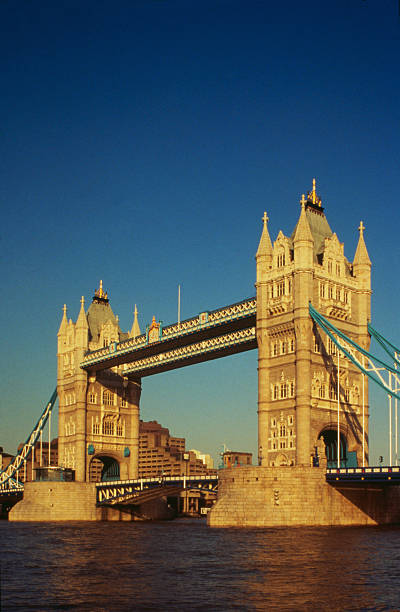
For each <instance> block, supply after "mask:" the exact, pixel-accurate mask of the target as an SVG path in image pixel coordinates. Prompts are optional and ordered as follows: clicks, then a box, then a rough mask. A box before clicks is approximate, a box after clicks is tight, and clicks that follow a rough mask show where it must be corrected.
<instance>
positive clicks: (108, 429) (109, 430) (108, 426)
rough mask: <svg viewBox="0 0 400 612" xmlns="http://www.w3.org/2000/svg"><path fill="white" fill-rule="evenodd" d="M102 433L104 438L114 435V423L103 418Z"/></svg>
mask: <svg viewBox="0 0 400 612" xmlns="http://www.w3.org/2000/svg"><path fill="white" fill-rule="evenodd" d="M102 431H103V434H104V435H105V436H113V435H114V421H112V420H110V419H107V418H105V419H104V421H103V427H102Z"/></svg>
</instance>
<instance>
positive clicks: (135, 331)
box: [131, 304, 140, 338]
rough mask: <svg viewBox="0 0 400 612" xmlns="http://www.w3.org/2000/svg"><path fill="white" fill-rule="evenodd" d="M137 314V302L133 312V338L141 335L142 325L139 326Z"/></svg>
mask: <svg viewBox="0 0 400 612" xmlns="http://www.w3.org/2000/svg"><path fill="white" fill-rule="evenodd" d="M137 316H138V309H137V308H136V304H135V310H134V313H133V325H132V329H131V338H137V336H140V327H139V322H138V317H137Z"/></svg>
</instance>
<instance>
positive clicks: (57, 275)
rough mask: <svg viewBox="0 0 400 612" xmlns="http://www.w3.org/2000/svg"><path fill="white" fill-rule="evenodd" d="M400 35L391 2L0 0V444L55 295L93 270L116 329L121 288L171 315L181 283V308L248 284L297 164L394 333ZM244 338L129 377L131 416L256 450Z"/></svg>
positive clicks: (205, 441)
mask: <svg viewBox="0 0 400 612" xmlns="http://www.w3.org/2000/svg"><path fill="white" fill-rule="evenodd" d="M399 41H400V17H399V15H398V2H397V0H365V1H363V0H335V1H334V2H321V1H320V0H302V1H301V2H300V1H294V0H288V1H286V2H265V1H262V0H260V1H256V0H247V1H244V0H242V1H235V0H229V1H227V0H210V1H208V0H202V1H201V2H195V1H194V0H190V1H187V0H175V1H174V0H140V1H139V0H138V1H132V0H130V1H113V2H111V1H96V2H94V1H91V0H88V1H85V2H81V1H80V0H79V1H76V0H69V1H68V2H49V1H47V0H42V1H41V2H31V1H24V0H19V1H18V2H15V1H14V0H3V1H2V2H1V5H0V74H1V81H0V83H1V85H0V87H1V95H0V110H1V112H0V150H1V165H0V201H1V207H2V211H1V230H0V236H1V262H2V266H1V267H2V274H1V282H2V292H1V294H2V300H1V334H2V351H1V361H2V362H1V372H2V376H1V394H0V397H1V407H0V419H1V420H0V445H3V446H4V447H5V449H6V450H8V451H9V452H14V451H15V448H16V445H17V443H18V442H19V441H21V440H23V439H25V438H26V436H27V435H28V434H29V433H30V430H31V428H32V425H33V423H34V421H35V420H36V418H37V417H38V415H39V413H40V411H41V409H42V406H43V405H44V403H45V402H46V401H47V400H48V398H49V397H50V394H51V392H52V391H53V389H54V387H55V384H56V334H57V330H58V326H59V324H60V320H61V315H62V306H63V304H64V303H66V304H67V306H68V315H69V316H70V317H72V318H73V319H74V320H75V319H76V317H77V314H78V311H79V300H80V297H81V295H84V296H85V299H86V305H88V304H89V302H90V300H91V298H92V296H93V292H94V290H95V289H96V288H97V286H98V283H99V279H100V278H101V279H103V282H104V287H105V289H106V290H107V291H108V293H109V296H110V300H111V305H112V308H113V310H114V312H115V313H116V314H118V315H119V317H120V323H121V327H122V328H123V329H125V330H128V329H130V327H131V324H132V312H133V308H134V304H135V303H137V305H138V309H139V321H140V324H141V327H142V329H143V328H144V327H145V325H146V323H148V322H150V321H151V318H152V316H153V315H155V316H156V318H157V319H161V320H163V321H164V324H168V323H171V322H173V321H175V320H176V318H177V286H178V284H179V283H180V284H181V287H182V318H184V317H189V316H191V315H194V314H197V313H199V312H201V311H203V310H210V309H213V308H216V307H218V306H222V305H224V304H229V303H232V302H235V301H238V300H241V299H243V298H245V297H248V296H251V295H254V293H255V290H254V281H255V261H254V254H255V252H256V249H257V245H258V240H259V236H260V232H261V226H262V225H261V217H262V214H263V212H264V210H267V211H268V214H269V217H270V232H271V236H272V238H273V239H274V238H276V235H277V233H278V231H279V229H282V230H283V232H284V233H285V234H290V233H291V231H292V229H293V227H294V225H295V223H296V221H297V218H298V214H299V204H298V202H299V198H300V197H301V194H302V193H303V192H305V191H306V190H308V189H310V188H311V180H312V178H313V177H314V176H315V177H316V178H317V187H318V192H319V193H320V195H321V196H322V198H323V204H324V206H325V210H326V213H327V217H328V220H329V222H330V225H331V227H332V229H333V230H334V231H336V232H337V234H338V237H339V239H340V240H341V241H342V242H344V244H345V253H346V255H347V257H348V258H349V259H351V260H352V259H353V256H354V252H355V247H356V242H357V237H358V232H357V227H358V225H359V222H360V219H362V220H363V221H364V224H365V226H366V231H365V238H366V243H367V247H368V250H369V254H370V257H371V260H372V262H373V289H374V295H373V322H374V324H375V326H376V327H377V328H378V329H379V330H381V331H382V332H383V333H384V334H385V335H388V336H389V337H390V338H392V339H393V340H395V341H397V342H398V343H399V344H400V327H399V322H398V304H399V298H400V295H399V283H398V281H397V271H398V262H399V221H400V212H399V204H398V202H399V192H400V190H399V163H400V155H399V142H400V139H399V119H400V101H399V94H400V77H399V65H400V64H399V59H400V44H399ZM256 358H257V355H256V351H252V352H250V353H246V354H244V355H239V356H236V357H229V358H226V359H223V360H219V361H214V362H211V363H207V364H201V365H196V366H193V367H191V368H187V369H182V370H177V371H175V372H172V373H167V374H163V375H157V376H154V377H152V378H146V379H144V381H143V393H142V403H141V410H142V412H141V414H142V418H144V419H145V420H147V419H157V420H158V421H159V422H161V423H162V424H163V425H164V426H167V427H169V428H170V430H171V432H173V434H175V435H180V436H185V437H186V438H187V441H188V446H189V447H195V448H199V449H201V450H203V451H206V452H211V453H212V454H213V455H214V456H215V455H216V454H217V452H218V451H219V449H220V447H221V445H222V444H223V443H224V442H225V443H226V444H227V445H228V446H229V447H230V448H233V449H235V450H251V451H253V452H254V453H256V446H257V444H256V438H257V416H256V412H257V403H256V400H257V373H256ZM371 399H372V402H371V403H372V404H373V405H372V408H371V411H372V439H373V446H372V459H373V460H375V459H376V456H377V455H379V454H383V455H386V446H387V442H386V438H385V436H384V433H383V432H384V431H385V430H386V429H387V402H386V400H385V397H384V394H383V393H379V392H376V393H374V394H373V395H372V398H371ZM374 432H375V433H374ZM386 456H387V455H386Z"/></svg>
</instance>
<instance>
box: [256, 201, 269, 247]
mask: <svg viewBox="0 0 400 612" xmlns="http://www.w3.org/2000/svg"><path fill="white" fill-rule="evenodd" d="M262 221H263V224H264V225H263V230H262V234H261V238H260V243H259V245H258V249H257V253H256V258H257V257H261V256H262V255H267V256H270V255H272V242H271V238H270V236H269V232H268V226H267V222H268V216H267V213H266V212H264V216H263V217H262Z"/></svg>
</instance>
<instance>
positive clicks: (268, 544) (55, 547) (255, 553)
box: [0, 519, 400, 612]
mask: <svg viewBox="0 0 400 612" xmlns="http://www.w3.org/2000/svg"><path fill="white" fill-rule="evenodd" d="M0 555H1V604H2V607H1V610H2V611H3V612H13V611H14V610H43V611H47V610H88V611H90V612H94V611H96V612H102V611H105V612H111V611H118V612H121V611H126V610H166V611H167V610H179V611H183V612H184V611H187V610H207V611H213V610H279V611H281V610H282V611H284V610H296V611H297V610H310V611H314V610H315V611H319V610H330V611H334V610H340V611H342V610H400V528H387V527H385V528H374V527H372V528H371V527H369V528H337V527H333V528H308V529H305V528H290V529H286V528H280V529H210V528H208V527H207V526H206V525H205V523H204V522H203V521H202V520H189V519H187V520H185V519H181V520H176V521H172V522H162V523H161V522H160V523H124V522H122V523H121V522H118V523H117V522H115V523H114V522H109V523H7V522H5V521H2V522H1V523H0Z"/></svg>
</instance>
